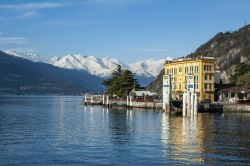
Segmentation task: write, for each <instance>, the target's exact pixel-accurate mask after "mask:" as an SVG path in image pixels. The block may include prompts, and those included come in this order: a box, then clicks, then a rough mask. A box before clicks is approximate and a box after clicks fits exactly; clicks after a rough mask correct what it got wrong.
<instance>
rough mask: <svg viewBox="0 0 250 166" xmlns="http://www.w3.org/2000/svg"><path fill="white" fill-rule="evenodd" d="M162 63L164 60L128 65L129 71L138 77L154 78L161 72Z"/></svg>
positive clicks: (149, 60) (151, 60)
mask: <svg viewBox="0 0 250 166" xmlns="http://www.w3.org/2000/svg"><path fill="white" fill-rule="evenodd" d="M164 62H165V60H164V59H159V60H155V59H148V60H144V61H139V62H135V63H132V64H129V69H130V70H131V71H132V72H134V73H136V74H138V75H144V76H147V77H151V76H153V77H156V76H157V75H158V74H159V73H160V71H161V70H162V68H163V64H164Z"/></svg>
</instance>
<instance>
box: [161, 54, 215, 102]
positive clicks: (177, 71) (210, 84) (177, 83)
mask: <svg viewBox="0 0 250 166" xmlns="http://www.w3.org/2000/svg"><path fill="white" fill-rule="evenodd" d="M215 61H216V60H215V59H214V58H212V57H198V58H196V59H191V58H187V59H178V60H173V61H166V63H165V64H164V68H165V75H171V83H172V98H173V99H180V98H182V94H183V92H185V91H187V76H188V75H194V88H195V92H196V93H197V94H198V99H199V101H202V100H205V99H210V100H211V101H212V102H213V101H214V71H215Z"/></svg>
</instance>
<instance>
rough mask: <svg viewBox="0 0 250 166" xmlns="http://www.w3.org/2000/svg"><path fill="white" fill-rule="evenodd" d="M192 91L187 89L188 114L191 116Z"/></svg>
mask: <svg viewBox="0 0 250 166" xmlns="http://www.w3.org/2000/svg"><path fill="white" fill-rule="evenodd" d="M190 108H191V93H190V91H187V116H190V112H191V109H190Z"/></svg>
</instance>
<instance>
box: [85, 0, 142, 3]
mask: <svg viewBox="0 0 250 166" xmlns="http://www.w3.org/2000/svg"><path fill="white" fill-rule="evenodd" d="M141 1H145V0H85V3H88V4H91V3H92V4H120V3H135V2H141Z"/></svg>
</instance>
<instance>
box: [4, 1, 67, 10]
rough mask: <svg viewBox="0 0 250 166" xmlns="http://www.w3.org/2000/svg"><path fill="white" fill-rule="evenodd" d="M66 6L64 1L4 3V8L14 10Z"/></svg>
mask: <svg viewBox="0 0 250 166" xmlns="http://www.w3.org/2000/svg"><path fill="white" fill-rule="evenodd" d="M63 6H65V4H64V3H52V2H40V3H38V2H36V3H19V4H2V5H0V8H2V9H13V10H39V9H48V8H58V7H63Z"/></svg>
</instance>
